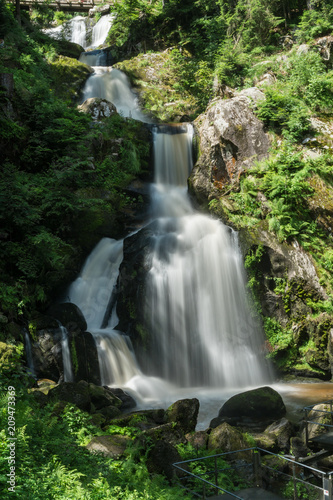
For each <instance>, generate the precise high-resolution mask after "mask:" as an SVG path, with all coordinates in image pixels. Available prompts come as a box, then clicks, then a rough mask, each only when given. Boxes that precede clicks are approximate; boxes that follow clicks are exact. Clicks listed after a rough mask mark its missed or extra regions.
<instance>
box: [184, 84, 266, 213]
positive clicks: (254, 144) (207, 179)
mask: <svg viewBox="0 0 333 500" xmlns="http://www.w3.org/2000/svg"><path fill="white" fill-rule="evenodd" d="M258 99H264V95H263V93H262V92H261V91H260V90H259V89H251V91H250V89H247V91H244V92H242V93H240V94H239V95H237V96H236V97H233V98H231V99H221V98H218V99H215V100H214V101H213V103H212V104H211V106H210V107H209V108H208V110H207V111H206V112H205V113H204V114H203V115H200V116H199V117H198V118H197V119H196V120H195V122H194V126H195V129H196V134H197V136H198V137H199V140H198V142H199V146H198V147H199V151H200V155H199V158H198V161H197V162H196V164H195V166H194V168H193V170H192V174H191V176H190V179H189V186H190V190H191V192H192V194H193V195H194V196H195V198H196V199H197V200H198V202H199V204H200V205H204V206H205V205H207V203H208V201H210V200H211V199H213V198H214V197H216V196H217V197H218V196H220V195H221V192H222V191H223V189H224V188H225V187H226V186H230V185H233V184H235V183H237V182H238V180H239V177H240V175H241V174H242V172H244V171H245V170H247V169H249V168H250V167H251V165H253V163H254V161H256V160H260V159H262V158H264V157H266V156H267V154H268V149H269V147H270V141H269V138H268V135H267V134H266V133H265V132H264V130H263V124H262V123H261V122H260V120H258V119H257V118H256V116H255V115H254V114H253V111H252V109H251V102H253V101H255V100H258Z"/></svg>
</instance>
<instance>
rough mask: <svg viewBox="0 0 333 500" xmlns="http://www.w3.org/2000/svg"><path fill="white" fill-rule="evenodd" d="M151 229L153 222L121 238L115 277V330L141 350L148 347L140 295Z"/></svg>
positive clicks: (151, 241) (152, 236)
mask: <svg viewBox="0 0 333 500" xmlns="http://www.w3.org/2000/svg"><path fill="white" fill-rule="evenodd" d="M154 228H155V223H153V224H150V225H149V226H146V227H144V228H143V229H141V230H140V231H138V232H137V233H136V234H133V235H131V236H129V237H127V238H125V240H124V258H123V261H122V263H121V265H120V269H119V278H118V300H117V315H118V318H119V324H118V326H117V329H118V330H120V331H122V332H124V333H125V334H127V335H130V336H131V340H132V343H133V345H134V347H135V346H136V344H137V343H139V344H140V345H141V347H143V348H145V349H147V348H148V344H149V334H148V331H147V330H146V328H145V326H144V325H145V317H144V314H145V303H144V298H145V287H146V276H147V273H148V271H149V270H150V268H151V259H152V255H151V250H152V248H153V245H154V241H155V230H154ZM139 362H140V359H139Z"/></svg>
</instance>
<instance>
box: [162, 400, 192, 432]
mask: <svg viewBox="0 0 333 500" xmlns="http://www.w3.org/2000/svg"><path fill="white" fill-rule="evenodd" d="M199 406H200V403H199V400H198V399H197V398H192V399H181V400H179V401H176V402H175V403H173V404H172V405H171V406H169V408H168V409H167V410H166V421H167V422H174V423H176V424H177V425H178V426H179V427H180V428H181V429H182V431H183V432H184V433H185V434H186V433H188V432H194V431H195V427H196V425H197V419H198V413H199Z"/></svg>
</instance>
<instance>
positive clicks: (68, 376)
mask: <svg viewBox="0 0 333 500" xmlns="http://www.w3.org/2000/svg"><path fill="white" fill-rule="evenodd" d="M59 330H60V333H61V352H62V364H63V367H64V382H73V381H74V374H73V368H72V360H71V353H70V349H69V342H68V331H67V329H66V328H65V327H64V326H59Z"/></svg>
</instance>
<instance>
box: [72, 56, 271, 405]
mask: <svg viewBox="0 0 333 500" xmlns="http://www.w3.org/2000/svg"><path fill="white" fill-rule="evenodd" d="M101 55H102V54H101V52H100V51H92V52H91V54H89V52H85V53H84V54H83V55H82V58H83V59H82V60H85V62H88V61H90V64H91V65H92V66H93V68H94V73H93V74H92V75H91V76H90V77H89V78H88V80H87V82H86V85H85V87H84V89H83V100H85V99H87V98H90V97H100V98H104V99H107V100H109V101H111V102H113V103H114V104H115V105H116V107H117V109H118V112H120V113H121V114H123V115H124V116H125V117H132V118H135V119H137V120H141V121H142V122H148V123H149V119H148V118H147V117H146V116H145V115H144V114H143V113H142V112H141V110H140V108H139V105H138V101H137V97H136V95H135V94H134V93H133V92H132V90H131V88H130V85H129V82H128V79H127V77H126V76H125V75H124V74H123V73H122V72H120V71H118V70H116V69H114V68H112V67H101V66H97V65H96V63H98V62H99V61H100V60H101V59H100V56H101ZM152 131H153V149H154V170H155V178H154V183H153V184H152V186H151V211H150V213H151V220H150V221H148V222H152V220H153V219H154V220H155V223H154V225H153V227H155V228H156V232H155V237H154V242H155V243H154V248H153V249H152V254H151V262H152V267H151V269H150V271H149V273H148V276H147V281H146V293H147V295H146V297H145V300H144V303H145V304H146V308H145V311H144V313H145V314H144V316H145V318H146V322H147V323H146V325H145V326H146V327H147V330H148V331H149V332H150V337H151V338H150V345H149V348H148V350H147V351H146V352H145V351H144V349H141V350H140V352H137V353H134V350H133V346H132V344H131V341H130V338H129V337H128V336H126V335H124V334H122V333H121V332H119V331H117V330H115V327H116V325H117V323H118V318H117V314H116V298H117V293H116V288H117V279H118V275H119V266H120V264H121V262H122V259H123V241H116V240H113V239H110V238H103V239H102V240H101V241H100V243H99V244H98V245H97V246H96V247H95V249H94V250H93V251H92V253H91V255H90V256H89V257H88V259H87V261H86V262H85V264H84V266H83V268H82V271H81V273H80V276H79V277H78V278H77V280H76V281H75V282H74V283H73V284H72V285H71V287H70V289H69V292H68V294H69V297H70V300H71V301H72V302H74V303H75V304H77V305H78V306H79V307H80V309H81V310H82V312H83V314H84V316H85V318H86V321H87V324H88V330H89V331H90V332H91V333H92V335H93V336H94V339H95V342H96V347H97V351H98V356H99V364H100V371H101V379H102V384H106V385H112V386H118V387H123V388H126V389H129V390H132V391H133V395H134V397H136V399H137V400H139V401H141V402H145V403H147V401H149V404H150V405H153V404H154V402H155V403H156V402H157V401H160V402H161V401H162V402H164V403H165V402H166V401H171V402H172V400H174V398H175V394H176V392H177V391H178V394H179V391H180V390H184V388H187V391H188V390H189V389H190V388H194V387H196V389H195V390H196V393H195V394H196V395H197V396H198V395H199V394H201V396H202V397H203V398H205V397H207V394H208V389H209V388H212V387H216V388H219V389H221V388H224V389H225V391H227V390H229V389H230V388H233V389H232V390H235V388H239V387H248V386H254V385H259V384H262V383H267V382H269V380H270V373H269V367H268V365H267V364H266V362H265V360H264V352H263V351H264V349H263V345H264V337H263V333H262V331H261V328H260V325H259V324H258V323H257V321H256V318H255V315H254V314H252V309H251V304H249V299H248V294H247V289H246V277H245V271H244V266H243V262H242V256H241V253H240V249H239V245H238V239H237V233H235V232H234V231H233V230H232V229H230V228H229V227H227V226H225V225H224V224H223V223H222V222H220V221H218V220H216V219H214V218H212V217H210V216H208V215H203V214H201V213H198V212H196V211H195V210H194V208H193V206H192V204H191V201H190V199H189V196H188V194H187V179H188V176H189V173H190V171H191V169H192V136H193V128H192V126H191V125H190V124H178V125H152ZM141 351H143V352H141ZM136 354H137V355H139V354H140V356H138V357H139V359H140V365H139V363H138V361H137V358H136ZM199 387H201V388H202V390H201V389H198V388H199ZM182 388H183V389H182ZM188 394H189V393H188V392H187V395H186V397H188ZM219 401H220V396H219Z"/></svg>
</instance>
